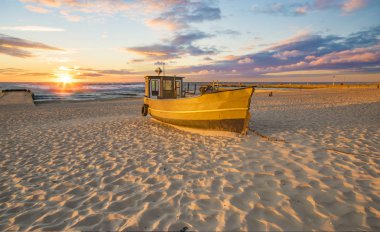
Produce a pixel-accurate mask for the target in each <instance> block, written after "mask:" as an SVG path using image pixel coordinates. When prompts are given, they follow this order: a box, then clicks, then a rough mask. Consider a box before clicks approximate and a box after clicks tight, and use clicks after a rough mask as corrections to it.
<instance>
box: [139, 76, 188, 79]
mask: <svg viewBox="0 0 380 232" xmlns="http://www.w3.org/2000/svg"><path fill="white" fill-rule="evenodd" d="M161 77H170V78H177V79H183V78H185V77H179V76H145V78H149V79H150V78H161Z"/></svg>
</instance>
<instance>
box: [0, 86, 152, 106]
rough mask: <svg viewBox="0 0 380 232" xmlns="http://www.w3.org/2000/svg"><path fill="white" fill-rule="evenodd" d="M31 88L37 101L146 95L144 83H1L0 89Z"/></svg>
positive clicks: (102, 98)
mask: <svg viewBox="0 0 380 232" xmlns="http://www.w3.org/2000/svg"><path fill="white" fill-rule="evenodd" d="M4 89H29V90H31V91H32V92H33V93H34V98H35V102H36V103H42V102H52V101H86V100H104V99H117V98H139V97H144V89H145V84H144V83H139V82H135V83H133V82H132V83H131V82H129V83H71V84H62V83H0V90H4Z"/></svg>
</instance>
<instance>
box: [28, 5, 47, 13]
mask: <svg viewBox="0 0 380 232" xmlns="http://www.w3.org/2000/svg"><path fill="white" fill-rule="evenodd" d="M25 8H26V9H28V10H30V11H32V12H35V13H40V14H47V13H50V10H48V9H46V8H44V7H39V6H33V5H26V6H25Z"/></svg>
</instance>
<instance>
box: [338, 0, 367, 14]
mask: <svg viewBox="0 0 380 232" xmlns="http://www.w3.org/2000/svg"><path fill="white" fill-rule="evenodd" d="M366 4H367V1H366V0H348V1H346V2H344V3H343V4H342V10H343V11H344V12H347V13H349V12H352V11H355V10H357V9H360V8H363V7H364V6H365V5H366Z"/></svg>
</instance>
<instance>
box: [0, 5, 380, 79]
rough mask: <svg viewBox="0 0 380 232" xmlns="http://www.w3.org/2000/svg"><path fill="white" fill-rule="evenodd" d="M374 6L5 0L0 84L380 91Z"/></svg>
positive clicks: (379, 35)
mask: <svg viewBox="0 0 380 232" xmlns="http://www.w3.org/2000/svg"><path fill="white" fill-rule="evenodd" d="M379 12H380V1H379V0H282V1H273V0H202V1H201V0H124V1H123V0H1V1H0V82H52V81H53V82H54V81H59V80H62V79H66V80H70V81H76V82H136V81H139V82H142V81H143V77H144V76H146V75H156V74H155V72H154V70H155V69H156V68H157V67H158V66H160V67H161V68H162V67H163V63H165V74H166V75H178V76H185V77H186V79H185V80H187V81H212V80H219V81H231V82H244V81H250V82H326V81H328V82H330V81H336V82H353V81H358V82H373V81H375V82H380V13H379Z"/></svg>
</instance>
